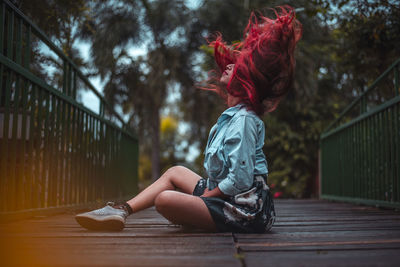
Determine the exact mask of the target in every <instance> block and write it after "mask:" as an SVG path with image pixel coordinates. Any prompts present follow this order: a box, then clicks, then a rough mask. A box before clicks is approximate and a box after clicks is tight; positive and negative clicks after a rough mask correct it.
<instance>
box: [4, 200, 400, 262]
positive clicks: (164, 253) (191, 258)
mask: <svg viewBox="0 0 400 267" xmlns="http://www.w3.org/2000/svg"><path fill="white" fill-rule="evenodd" d="M276 209H277V213H278V218H277V221H276V224H275V226H274V228H273V231H272V232H271V233H268V234H231V233H223V234H212V233H202V232H199V231H191V230H189V229H182V228H181V227H179V226H175V225H172V224H170V223H169V222H168V221H167V220H165V219H163V218H162V217H160V216H159V215H158V214H157V213H156V212H155V210H154V209H149V210H147V211H144V212H141V213H138V214H135V215H133V216H131V217H130V218H129V219H128V224H127V228H126V229H125V230H124V231H122V232H118V233H110V232H90V231H86V230H84V229H82V228H80V227H79V226H78V225H77V223H76V222H75V220H74V217H73V214H63V215H57V216H51V217H41V218H34V219H30V220H25V221H18V222H13V223H6V224H0V234H1V240H0V241H1V243H0V245H1V252H0V253H1V255H0V256H1V258H0V262H2V263H1V264H0V265H1V266H7V265H11V264H20V265H23V266H35V265H40V266H82V265H85V266H88V265H90V266H92V265H93V266H247V267H248V266H400V212H396V211H392V210H381V209H376V208H371V207H365V206H355V205H351V204H344V203H332V202H328V201H322V200H279V201H276Z"/></svg>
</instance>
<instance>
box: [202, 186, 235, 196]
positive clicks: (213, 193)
mask: <svg viewBox="0 0 400 267" xmlns="http://www.w3.org/2000/svg"><path fill="white" fill-rule="evenodd" d="M201 196H202V197H218V198H227V197H228V196H227V195H225V194H224V193H222V191H221V190H220V189H219V187H218V186H217V187H215V188H214V189H213V190H211V191H210V190H208V188H206V190H204V193H203V195H201Z"/></svg>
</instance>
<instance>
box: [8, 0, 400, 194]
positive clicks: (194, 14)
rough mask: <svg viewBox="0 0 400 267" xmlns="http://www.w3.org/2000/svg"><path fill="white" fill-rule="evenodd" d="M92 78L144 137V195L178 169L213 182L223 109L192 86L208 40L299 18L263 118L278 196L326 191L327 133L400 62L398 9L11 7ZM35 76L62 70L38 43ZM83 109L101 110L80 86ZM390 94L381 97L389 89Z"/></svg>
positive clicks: (247, 3)
mask: <svg viewBox="0 0 400 267" xmlns="http://www.w3.org/2000/svg"><path fill="white" fill-rule="evenodd" d="M12 2H13V3H14V4H15V5H16V6H17V7H19V8H20V9H21V10H22V12H23V13H24V14H26V15H27V16H28V17H29V18H31V19H32V21H33V22H34V23H35V24H37V25H38V26H39V28H41V29H42V30H43V31H44V32H45V34H46V35H47V36H49V38H50V39H51V40H52V41H53V42H54V43H55V44H57V45H58V46H59V47H61V48H62V50H63V51H64V52H65V53H66V54H67V55H68V57H70V58H71V59H72V60H73V62H74V63H75V64H76V65H77V66H79V67H80V68H81V69H82V71H83V72H84V73H85V74H86V75H87V76H88V77H90V80H91V81H92V83H93V84H94V85H95V86H96V87H97V88H98V90H99V91H100V92H101V93H102V94H103V95H104V96H105V97H106V99H107V100H108V101H109V102H110V103H112V105H114V107H115V109H116V110H117V111H118V112H119V113H120V114H121V115H122V116H123V118H124V119H125V120H126V121H127V122H128V123H129V126H130V127H131V128H132V129H134V131H135V132H136V133H137V134H138V136H139V140H140V141H139V142H140V158H139V181H140V187H141V188H143V187H145V186H146V185H148V184H149V183H150V182H151V181H153V180H154V179H156V178H157V177H159V175H160V174H161V173H162V172H163V171H165V170H166V169H168V168H169V167H171V166H173V165H177V164H179V165H184V166H187V167H189V168H190V169H192V170H194V171H196V172H198V173H199V174H201V175H205V173H204V170H203V166H202V163H203V159H204V158H203V149H204V147H205V142H206V140H207V137H208V131H209V130H210V128H211V127H212V125H213V124H214V123H215V122H216V120H217V118H218V116H219V115H220V113H221V112H222V111H223V110H224V109H225V105H224V103H223V102H222V101H221V100H220V99H219V97H218V96H217V95H215V94H213V93H211V92H207V91H204V90H200V89H198V88H197V87H196V86H195V84H197V83H199V82H201V81H203V80H205V79H206V78H207V74H208V72H209V71H210V70H211V69H213V68H214V67H215V65H214V62H213V57H212V50H210V49H209V48H208V47H207V41H206V38H207V37H208V36H210V35H212V34H214V33H215V32H217V31H218V32H221V33H222V35H223V37H224V39H225V40H226V41H227V42H228V43H234V42H237V41H238V40H240V39H241V38H242V34H243V29H244V28H245V26H246V25H247V21H248V18H249V15H250V13H251V12H252V11H255V10H257V11H259V12H261V13H263V14H264V15H269V16H272V17H274V12H273V10H272V9H271V8H273V7H276V6H280V5H284V4H289V5H291V6H293V7H294V8H295V9H296V13H297V18H298V20H300V22H301V23H302V24H303V28H304V34H303V38H302V40H301V41H300V42H299V44H298V47H297V51H296V59H297V69H296V79H295V86H294V88H293V90H292V91H291V92H290V93H289V95H288V96H287V97H286V99H285V100H284V101H283V102H282V103H281V104H280V106H279V108H278V109H277V110H276V111H274V112H272V113H270V114H267V115H265V116H264V117H263V120H264V122H265V124H266V140H265V147H264V152H265V154H266V156H267V160H268V165H269V171H270V174H269V183H270V184H271V186H272V187H273V188H274V192H275V197H284V198H309V197H315V196H317V194H318V149H319V136H320V134H321V132H322V131H323V129H324V128H325V127H326V126H327V125H328V124H329V123H330V122H331V121H332V120H333V119H334V118H335V117H337V116H338V115H339V113H340V112H341V111H342V110H343V109H344V108H345V107H346V105H348V104H349V103H350V102H351V101H352V100H354V99H355V98H356V97H357V96H359V95H360V94H361V93H362V92H363V91H364V90H365V89H366V88H367V87H368V85H369V84H370V83H371V82H372V81H374V80H375V79H376V78H377V77H378V76H379V75H380V74H381V73H382V72H383V71H384V70H385V69H386V68H387V67H389V66H390V64H391V63H392V62H393V61H394V60H395V59H396V58H397V57H398V53H399V47H400V4H399V2H398V1H396V0H393V1H388V0H386V1H384V0H381V1H379V0H378V1H371V0H356V1H348V0H347V1H345V0H332V1H328V0H311V1H260V0H232V1H222V0H209V1H206V0H203V1H201V0H197V1H189V0H188V1H183V0H181V1H177V0H160V1H157V0H154V1H151V0H88V1H86V0H72V1H71V0H56V1H54V0H20V1H17V0H15V1H12ZM34 51H35V53H34V55H35V56H34V60H33V63H34V64H33V66H34V67H33V68H34V72H35V74H36V75H38V76H39V77H41V78H43V79H45V80H46V81H48V83H50V84H51V85H54V86H57V85H60V83H62V79H61V76H62V63H61V61H60V60H58V59H57V58H56V57H55V55H53V54H52V53H51V52H49V51H47V50H46V47H45V46H43V45H42V44H41V43H40V42H37V43H36V44H35V45H34ZM78 93H79V97H80V100H81V102H82V103H83V104H84V105H85V106H87V107H89V108H91V109H92V110H94V111H95V112H99V111H98V103H97V102H96V99H95V98H94V97H93V96H92V95H91V94H90V93H89V92H88V91H87V90H85V89H84V87H82V89H81V90H80V91H79V92H78ZM382 93H383V94H385V89H384V88H383V89H382Z"/></svg>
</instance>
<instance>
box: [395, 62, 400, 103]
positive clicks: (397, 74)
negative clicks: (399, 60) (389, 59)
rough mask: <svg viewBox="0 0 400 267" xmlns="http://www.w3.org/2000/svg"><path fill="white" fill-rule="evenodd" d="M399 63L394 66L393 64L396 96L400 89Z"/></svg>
mask: <svg viewBox="0 0 400 267" xmlns="http://www.w3.org/2000/svg"><path fill="white" fill-rule="evenodd" d="M399 65H400V64H397V65H396V66H394V92H395V95H396V96H398V95H399V91H400V86H399Z"/></svg>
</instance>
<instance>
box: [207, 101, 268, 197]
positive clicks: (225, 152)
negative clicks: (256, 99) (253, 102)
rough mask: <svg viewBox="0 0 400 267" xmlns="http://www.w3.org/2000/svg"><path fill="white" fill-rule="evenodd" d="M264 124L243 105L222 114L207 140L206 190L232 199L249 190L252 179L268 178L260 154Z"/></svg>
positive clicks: (262, 157) (264, 162)
mask: <svg viewBox="0 0 400 267" xmlns="http://www.w3.org/2000/svg"><path fill="white" fill-rule="evenodd" d="M264 137H265V127H264V123H263V121H262V120H261V119H260V118H259V117H258V116H257V115H256V114H255V113H254V112H253V111H250V110H247V109H246V106H245V105H244V104H238V105H236V106H234V107H231V108H228V109H227V110H225V111H224V112H223V113H222V114H221V116H220V117H219V118H218V121H217V123H216V124H215V125H214V126H213V128H212V129H211V131H210V135H209V136H208V141H207V146H206V149H205V151H204V155H205V158H204V168H205V170H206V172H207V174H208V180H207V187H208V189H209V190H213V189H214V188H215V187H217V186H218V187H219V189H220V190H221V191H222V192H223V193H224V194H225V195H230V196H234V195H237V194H238V193H241V192H243V191H246V190H248V189H250V187H251V186H252V184H253V179H254V175H262V174H268V167H267V161H266V159H265V155H264V153H263V151H262V147H263V146H264Z"/></svg>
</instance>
